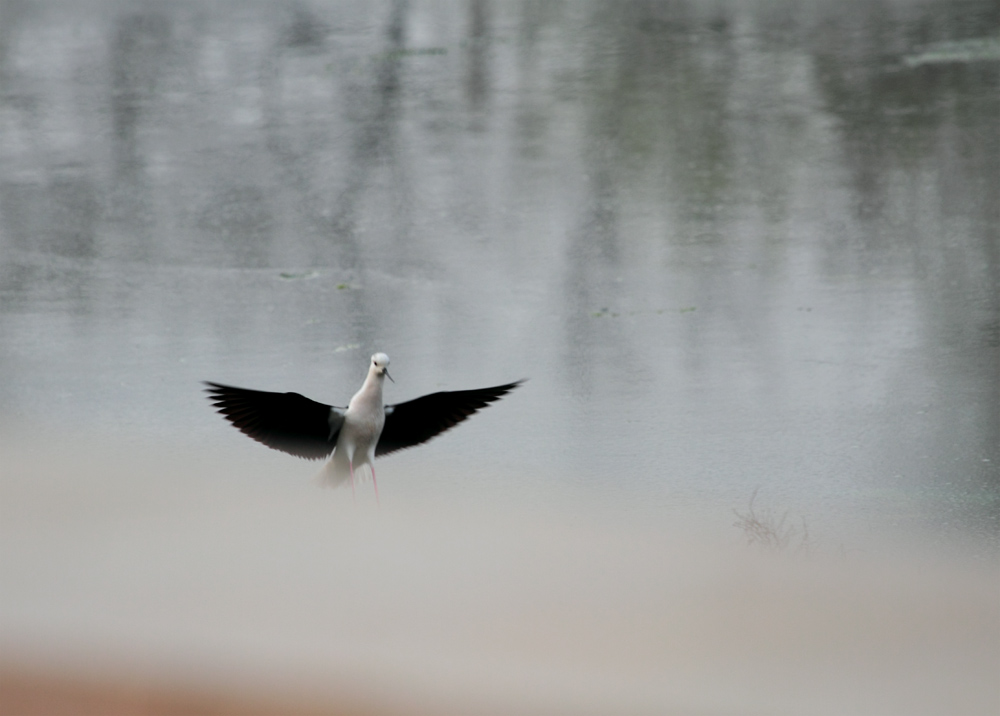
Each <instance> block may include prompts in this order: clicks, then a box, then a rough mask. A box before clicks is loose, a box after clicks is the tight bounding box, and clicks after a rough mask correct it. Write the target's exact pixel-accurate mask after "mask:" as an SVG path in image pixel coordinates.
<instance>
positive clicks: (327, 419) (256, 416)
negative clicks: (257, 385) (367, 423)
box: [205, 382, 344, 460]
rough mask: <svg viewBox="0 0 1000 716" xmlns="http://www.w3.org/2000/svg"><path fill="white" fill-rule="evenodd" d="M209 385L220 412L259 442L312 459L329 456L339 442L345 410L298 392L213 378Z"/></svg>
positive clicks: (213, 402) (212, 399) (208, 391)
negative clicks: (236, 385) (271, 390)
mask: <svg viewBox="0 0 1000 716" xmlns="http://www.w3.org/2000/svg"><path fill="white" fill-rule="evenodd" d="M205 385H207V386H208V388H207V389H206V392H207V393H208V394H209V396H210V399H211V401H212V404H213V405H214V406H215V407H216V408H218V410H219V412H220V413H222V414H223V415H224V416H225V417H226V419H227V420H228V421H229V422H231V423H232V424H233V425H234V426H236V427H237V428H239V429H240V431H241V432H242V433H243V434H245V435H249V436H250V437H252V438H253V439H254V440H256V441H257V442H261V443H264V444H265V445H267V446H268V447H271V448H274V449H275V450H281V451H282V452H287V453H290V454H292V455H298V456H299V457H305V458H309V459H310V460H318V459H320V458H324V457H326V456H327V455H329V454H330V453H331V452H333V448H334V447H336V445H337V436H338V435H339V434H340V427H341V425H343V423H344V417H343V410H339V411H338V410H335V409H333V408H332V407H331V406H329V405H324V404H323V403H317V402H316V401H315V400H309V398H307V397H305V396H304V395H299V394H298V393H268V392H266V391H263V390H247V389H246V388H234V387H232V386H229V385H220V384H219V383H209V382H206V383H205ZM331 418H332V419H331Z"/></svg>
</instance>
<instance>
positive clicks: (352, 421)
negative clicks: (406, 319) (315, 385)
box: [205, 353, 523, 497]
mask: <svg viewBox="0 0 1000 716" xmlns="http://www.w3.org/2000/svg"><path fill="white" fill-rule="evenodd" d="M386 378H389V380H392V376H390V375H389V356H387V355H386V354H385V353H376V354H375V355H373V356H372V360H371V365H369V366H368V377H366V378H365V382H364V384H363V385H362V386H361V389H360V390H359V391H358V392H357V393H355V394H354V397H353V398H351V402H350V403H348V404H347V407H346V408H338V407H336V406H333V405H325V404H324V403H317V402H316V401H314V400H310V399H309V398H307V397H305V396H304V395H299V394H298V393H270V392H266V391H262V390H247V389H246V388H234V387H232V386H229V385H222V384H220V383H212V382H208V381H206V382H205V385H207V386H208V388H207V389H206V390H207V392H208V394H209V396H210V399H211V400H212V404H213V405H214V406H215V407H216V408H218V411H219V412H220V413H222V415H224V416H225V417H226V419H227V420H228V421H229V422H231V423H232V424H233V425H234V426H235V427H237V428H239V430H240V431H241V432H243V433H244V434H245V435H249V436H250V437H252V438H253V439H254V440H256V441H258V442H261V443H263V444H265V445H267V446H268V447H270V448H274V449H275V450H281V451H283V452H287V453H290V454H292V455H298V456H299V457H304V458H309V459H311V460H319V459H322V458H326V457H328V456H329V455H330V453H331V452H332V453H333V458H332V459H331V460H330V461H329V462H328V463H327V464H326V466H325V467H324V469H323V473H322V474H323V476H324V478H325V479H326V480H327V481H328V482H330V483H331V484H333V485H339V484H341V483H343V482H344V481H346V480H348V479H349V480H350V481H351V489H352V490H353V489H354V469H355V468H356V467H361V466H362V465H368V466H369V467H370V468H371V471H372V482H373V483H374V484H375V495H376V497H377V496H378V483H377V482H375V458H376V457H377V456H379V455H387V454H388V453H391V452H395V451H396V450H403V449H404V448H408V447H413V446H414V445H419V444H421V443H424V442H427V441H428V440H430V439H431V438H433V437H434V436H436V435H440V434H441V433H443V432H444V431H445V430H448V429H449V428H451V427H454V426H455V425H457V424H458V423H460V422H462V421H463V420H465V419H466V418H467V417H469V416H470V415H472V414H473V413H475V412H476V411H477V410H479V409H480V408H485V407H486V406H487V405H489V404H490V403H492V402H494V401H496V400H499V399H500V398H501V397H503V396H504V395H506V394H507V393H509V392H510V391H511V390H513V389H514V388H516V387H517V386H519V385H520V384H521V383H522V382H523V381H520V380H519V381H515V382H513V383H507V384H506V385H497V386H494V387H492V388H479V389H478V390H455V391H446V392H440V393H431V394H430V395H425V396H423V397H422V398H417V399H415V400H410V401H407V402H405V403H397V404H396V405H383V404H382V384H383V383H384V382H385V379H386Z"/></svg>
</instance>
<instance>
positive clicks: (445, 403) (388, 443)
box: [375, 380, 524, 456]
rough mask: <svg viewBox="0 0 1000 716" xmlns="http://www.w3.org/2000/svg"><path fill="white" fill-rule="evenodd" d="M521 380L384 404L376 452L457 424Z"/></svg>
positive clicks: (391, 449)
mask: <svg viewBox="0 0 1000 716" xmlns="http://www.w3.org/2000/svg"><path fill="white" fill-rule="evenodd" d="M523 382H524V381H522V380H519V381H516V382H514V383H507V384H506V385H497V386H494V387H492V388H479V389H478V390H455V391H450V392H441V393H431V394H430V395H425V396H423V397H422V398H417V399H416V400H410V401H407V402H405V403H397V404H396V405H387V406H385V427H383V428H382V435H381V437H379V439H378V445H376V446H375V455H376V456H378V455H385V454H387V453H391V452H395V451H396V450H402V449H404V448H408V447H413V446H414V445H419V444H420V443H424V442H427V441H428V440H430V439H431V438H432V437H434V436H435V435H440V434H441V433H443V432H444V431H445V430H447V429H448V428H451V427H454V426H455V425H458V424H459V423H460V422H462V421H463V420H465V419H466V418H467V417H469V416H470V415H472V414H473V413H475V412H476V411H477V410H479V409H480V408H485V407H486V406H487V405H489V404H490V403H492V402H493V401H495V400H500V398H502V397H503V396H504V395H506V394H507V393H509V392H510V391H512V390H514V388H516V387H517V386H519V385H520V384H521V383H523Z"/></svg>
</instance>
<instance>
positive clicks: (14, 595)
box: [0, 431, 1000, 715]
mask: <svg viewBox="0 0 1000 716" xmlns="http://www.w3.org/2000/svg"><path fill="white" fill-rule="evenodd" d="M13 432H14V431H6V432H4V433H0V435H3V439H2V441H3V444H2V445H0V447H2V454H3V455H4V460H3V464H2V466H0V469H2V473H0V580H2V583H3V599H2V603H0V648H2V654H3V657H2V664H0V667H2V668H0V712H2V713H4V714H15V713H16V714H40V713H45V714H63V713H73V714H98V713H100V714H115V715H117V714H167V713H170V714H181V713H187V714H263V713H286V714H291V713H303V714H306V713H308V714H313V713H330V714H368V713H371V714H377V713H386V714H403V713H427V714H430V713H434V714H448V713H455V714H468V713H477V714H479V713H483V714H493V713H496V714H510V713H529V714H531V713H538V714H543V713H544V714H553V713H567V714H570V713H572V714H578V713H586V714H647V713H648V714H674V713H676V714H729V713H769V714H803V713H809V714H822V713H829V714H844V713H858V714H876V713H877V714H887V715H888V714H942V715H943V714H970V715H971V714H996V713H1000V681H998V680H997V678H996V676H997V673H1000V671H998V670H1000V600H998V599H997V595H998V594H1000V575H998V573H997V569H996V564H995V559H994V558H993V556H986V557H979V558H975V557H971V556H969V554H970V553H971V552H972V550H969V549H967V548H963V549H961V550H956V551H960V552H961V553H962V554H964V555H965V556H957V555H956V554H955V553H953V552H950V551H949V549H948V548H946V547H940V545H939V546H938V548H937V549H936V550H935V551H934V552H933V553H931V552H927V551H925V550H924V546H923V545H922V544H920V543H918V542H917V541H916V540H914V541H913V542H911V543H907V544H900V542H899V541H898V540H897V541H896V542H895V543H893V544H892V545H889V544H888V543H887V542H885V543H878V542H875V541H874V540H868V539H867V538H866V539H865V540H864V541H861V540H860V538H859V537H857V536H856V535H847V534H845V535H843V541H842V542H841V543H839V544H812V545H810V549H809V550H794V549H788V550H785V551H782V552H770V553H765V552H762V551H759V550H754V549H751V548H749V547H747V545H746V543H745V535H744V534H743V533H741V532H740V530H739V529H737V528H736V527H734V525H733V523H734V521H736V520H735V517H734V515H733V509H734V508H745V505H711V504H706V505H704V506H703V507H702V508H701V509H700V510H699V509H696V508H690V507H689V508H686V509H685V514H683V515H682V514H680V510H678V511H677V513H676V514H675V513H662V512H660V511H659V508H657V510H656V511H650V512H648V513H639V514H637V513H636V512H635V511H629V512H627V513H626V512H624V511H617V510H616V509H614V508H608V507H607V506H604V507H600V506H597V505H589V506H588V505H584V504H579V502H575V501H574V500H573V499H572V498H567V497H565V496H562V495H558V494H555V493H551V494H545V493H544V488H541V489H542V493H541V495H540V496H539V495H533V496H532V499H531V500H530V501H528V500H526V501H525V502H524V503H523V504H515V503H511V502H510V499H509V497H503V496H502V494H503V493H501V492H499V491H497V492H496V493H493V494H484V495H476V496H470V494H469V493H467V492H463V491H462V490H460V489H459V490H454V491H450V492H449V491H447V490H443V489H441V490H439V488H440V487H441V486H442V485H444V486H446V485H447V484H448V480H449V478H448V477H447V475H446V476H445V477H442V476H441V475H440V474H438V475H436V476H431V475H421V474H417V473H414V472H413V471H412V470H410V469H408V468H406V465H407V463H406V462H404V461H400V462H392V461H385V462H384V463H383V465H382V468H381V470H380V483H383V484H384V487H383V488H382V505H381V507H380V508H379V509H376V508H375V505H374V497H373V495H372V493H371V489H370V484H369V485H367V486H364V487H362V489H360V490H359V499H358V502H357V504H352V502H351V496H350V491H349V490H338V491H332V490H324V489H321V488H319V487H317V486H315V485H314V484H313V483H312V482H311V481H310V480H309V475H310V474H311V473H312V472H314V471H315V468H316V467H318V465H316V464H315V463H313V464H309V463H305V462H300V461H295V460H289V459H286V458H285V457H284V456H281V455H278V454H271V453H267V452H264V451H263V450H255V449H253V448H252V446H250V445H246V448H247V450H245V451H243V452H240V453H237V455H236V456H235V457H230V456H227V455H222V454H218V453H212V452H209V451H207V450H202V449H200V448H199V449H188V450H166V449H163V448H154V447H150V446H148V445H147V446H143V445H126V446H122V445H115V444H110V443H108V442H101V441H100V440H93V439H91V440H87V441H79V442H77V443H72V444H66V443H63V444H61V445H60V446H58V447H53V446H52V445H51V444H50V443H46V444H45V445H44V446H43V445H41V444H40V442H39V441H38V440H36V439H35V438H29V437H25V436H24V435H23V434H21V435H19V437H18V438H15V437H13ZM419 462H420V461H415V463H417V464H419ZM421 481H424V482H426V484H428V485H435V490H434V491H433V492H436V493H438V494H431V492H432V491H430V490H428V491H426V492H424V493H421V491H420V490H415V489H414V485H415V484H419V483H420V482H421ZM460 482H461V479H460V477H455V484H459V483H460ZM365 487H367V489H365ZM456 493H457V494H456ZM626 515H627V517H626Z"/></svg>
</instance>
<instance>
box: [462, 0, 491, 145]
mask: <svg viewBox="0 0 1000 716" xmlns="http://www.w3.org/2000/svg"><path fill="white" fill-rule="evenodd" d="M489 16H490V8H489V3H488V2H487V0H471V1H470V2H469V35H468V40H467V41H466V42H467V47H466V53H467V55H468V62H467V64H466V67H467V70H466V77H465V88H466V89H465V93H466V96H467V97H468V99H469V104H470V106H471V107H472V109H473V111H474V112H476V113H478V112H482V111H483V110H484V109H485V107H484V105H485V103H486V99H487V97H488V95H489V86H490V76H489V40H490V27H489ZM480 120H481V117H480V115H478V114H476V115H474V120H473V121H474V123H475V124H474V126H473V128H474V129H482V126H481V122H480Z"/></svg>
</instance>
